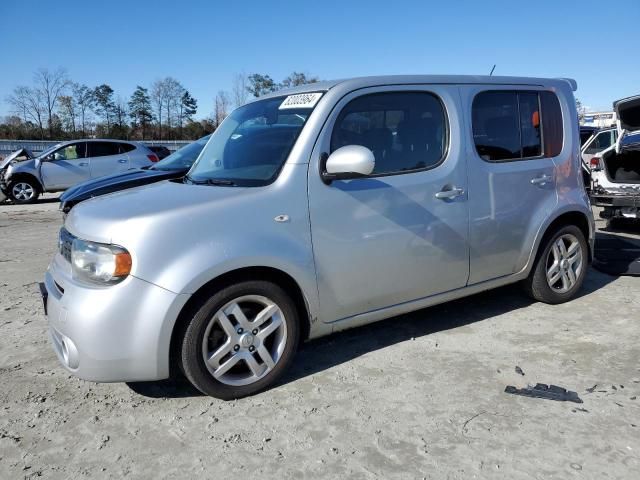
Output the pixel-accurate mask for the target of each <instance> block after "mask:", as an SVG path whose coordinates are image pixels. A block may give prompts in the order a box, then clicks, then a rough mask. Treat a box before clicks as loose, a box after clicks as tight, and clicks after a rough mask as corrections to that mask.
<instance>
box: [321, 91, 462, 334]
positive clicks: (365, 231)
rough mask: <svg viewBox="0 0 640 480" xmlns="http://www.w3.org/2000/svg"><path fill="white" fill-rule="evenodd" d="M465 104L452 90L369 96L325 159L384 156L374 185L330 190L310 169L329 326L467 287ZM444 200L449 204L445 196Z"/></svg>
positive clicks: (324, 150) (344, 123)
mask: <svg viewBox="0 0 640 480" xmlns="http://www.w3.org/2000/svg"><path fill="white" fill-rule="evenodd" d="M459 111H460V110H459V96H458V92H457V90H456V89H455V88H454V87H451V86H429V87H425V86H410V87H409V86H406V87H403V86H398V87H384V88H382V87H379V88H370V89H363V90H359V91H357V92H354V93H352V94H350V95H347V96H346V97H344V98H343V99H342V100H341V101H340V102H339V103H338V104H337V106H336V108H334V109H333V111H332V114H331V115H330V116H329V119H328V121H327V122H326V123H325V126H324V127H323V130H322V132H321V134H320V137H319V139H318V142H317V143H316V147H315V148H314V154H313V158H314V159H315V161H316V162H317V161H318V158H320V156H321V155H323V154H329V153H331V152H332V151H335V150H336V149H337V148H340V147H342V146H346V145H363V146H365V147H367V148H369V149H370V150H371V151H372V152H373V153H374V156H375V159H376V166H375V168H374V170H373V173H372V174H371V175H370V176H368V177H365V178H357V179H352V180H335V181H333V182H332V183H330V184H329V185H326V184H324V183H323V182H322V180H321V178H320V175H319V169H318V164H317V163H316V165H315V166H311V167H310V169H309V209H310V219H311V232H312V241H313V252H314V257H315V264H316V269H317V275H318V290H319V297H320V305H321V318H322V320H323V321H325V322H331V321H335V320H338V319H344V318H347V317H350V316H353V315H357V314H360V313H366V312H371V311H374V310H377V309H382V308H385V307H390V306H393V305H397V304H400V303H403V302H409V301H411V300H417V299H419V298H424V297H427V296H431V295H435V294H438V293H442V292H445V291H449V290H454V289H456V288H460V287H464V286H465V284H466V283H467V277H468V269H469V265H468V261H469V248H468V212H467V209H468V205H467V197H466V189H467V180H466V178H467V177H466V172H465V160H466V159H465V156H464V153H463V152H464V149H463V147H462V142H461V134H462V131H461V124H462V121H461V118H460V116H459V114H458V112H459ZM438 197H440V198H438Z"/></svg>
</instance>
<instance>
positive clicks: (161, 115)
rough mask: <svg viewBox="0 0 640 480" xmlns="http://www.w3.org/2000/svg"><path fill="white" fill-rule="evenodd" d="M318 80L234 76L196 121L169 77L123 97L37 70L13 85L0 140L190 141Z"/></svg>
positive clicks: (194, 105)
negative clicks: (258, 103)
mask: <svg viewBox="0 0 640 480" xmlns="http://www.w3.org/2000/svg"><path fill="white" fill-rule="evenodd" d="M317 81H318V78H317V77H314V76H308V75H306V74H305V73H301V72H293V73H292V74H291V75H289V76H287V77H286V78H285V79H283V80H282V81H281V82H276V81H274V80H273V79H272V78H271V76H269V75H267V74H260V73H252V74H248V75H247V74H244V73H238V74H235V75H234V76H233V79H232V88H231V91H230V92H229V91H227V90H220V91H218V93H217V94H216V96H215V98H214V99H213V105H212V107H213V111H212V113H211V114H210V115H209V116H206V117H204V118H201V119H199V120H198V119H196V118H195V116H196V114H197V112H198V101H197V100H196V99H195V98H194V97H193V96H192V95H191V93H190V92H189V91H188V90H187V89H186V88H185V87H184V86H183V85H182V84H181V83H180V82H179V81H178V80H177V79H175V78H173V77H165V78H162V79H159V80H156V81H155V82H153V83H152V84H151V85H150V86H148V87H144V86H141V85H137V86H136V88H135V90H134V91H133V93H132V94H131V96H130V97H128V98H125V97H122V96H121V95H117V94H116V92H115V91H114V89H113V88H112V87H111V86H110V85H108V84H106V83H103V84H101V85H97V86H94V87H90V86H87V85H84V84H81V83H77V82H74V81H72V80H71V79H70V78H69V75H68V74H67V71H66V70H65V69H63V68H58V69H56V70H49V69H46V68H41V69H39V70H37V71H36V72H35V73H34V75H33V84H32V85H30V86H26V85H20V86H17V87H15V88H14V90H13V92H12V93H11V94H10V95H8V96H7V97H6V99H5V100H6V102H7V104H8V105H9V107H10V112H11V113H10V115H8V116H6V117H5V118H4V119H2V121H0V138H2V139H10V140H24V139H42V140H65V139H75V138H87V137H96V138H120V139H130V140H145V139H156V140H192V139H196V138H200V137H202V136H204V135H206V134H208V133H211V132H213V131H214V130H215V129H216V128H217V127H218V125H219V124H220V123H221V122H222V120H224V118H225V117H226V116H227V115H228V114H229V113H230V111H231V110H232V109H233V108H235V107H238V106H241V105H243V104H245V103H246V102H247V101H248V100H249V99H250V98H252V97H260V96H262V95H265V94H267V93H271V92H275V91H278V90H280V89H283V88H289V87H294V86H297V85H303V84H306V83H313V82H317Z"/></svg>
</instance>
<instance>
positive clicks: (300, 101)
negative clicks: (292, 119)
mask: <svg viewBox="0 0 640 480" xmlns="http://www.w3.org/2000/svg"><path fill="white" fill-rule="evenodd" d="M320 97H322V93H319V92H316V93H298V94H296V95H289V96H288V97H287V98H285V99H284V101H283V102H282V103H281V104H280V107H279V109H280V110H287V109H289V108H313V107H315V106H316V103H318V100H320Z"/></svg>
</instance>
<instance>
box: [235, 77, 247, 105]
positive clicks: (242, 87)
mask: <svg viewBox="0 0 640 480" xmlns="http://www.w3.org/2000/svg"><path fill="white" fill-rule="evenodd" d="M248 86H249V85H248V80H247V75H246V74H245V73H244V72H243V73H236V74H235V75H234V76H233V85H232V87H231V91H232V94H233V106H234V107H236V108H238V107H240V106H242V105H244V104H245V103H246V102H247V98H248V96H249V92H248V90H247V87H248Z"/></svg>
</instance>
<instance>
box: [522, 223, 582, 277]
mask: <svg viewBox="0 0 640 480" xmlns="http://www.w3.org/2000/svg"><path fill="white" fill-rule="evenodd" d="M566 225H575V226H576V227H578V228H579V229H580V231H581V232H582V234H583V235H584V238H585V240H586V241H587V245H588V246H589V263H591V261H593V251H592V245H591V241H590V239H591V232H592V230H591V222H590V221H589V217H588V216H587V214H586V213H584V212H582V211H580V210H569V211H567V212H563V213H561V214H559V215H558V216H557V217H555V218H554V219H553V220H551V221H550V222H549V224H548V225H547V226H546V228H545V229H544V233H543V234H542V235H541V236H540V240H539V241H538V242H537V244H536V249H535V252H536V254H535V256H533V257H532V259H533V260H534V261H532V262H530V265H529V269H530V268H531V267H532V266H533V265H534V264H535V260H537V259H538V258H539V256H540V255H541V254H542V251H543V250H544V247H545V245H546V244H547V241H548V240H549V237H551V236H552V235H553V234H554V233H555V232H556V231H557V230H558V229H559V228H562V227H564V226H566Z"/></svg>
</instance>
